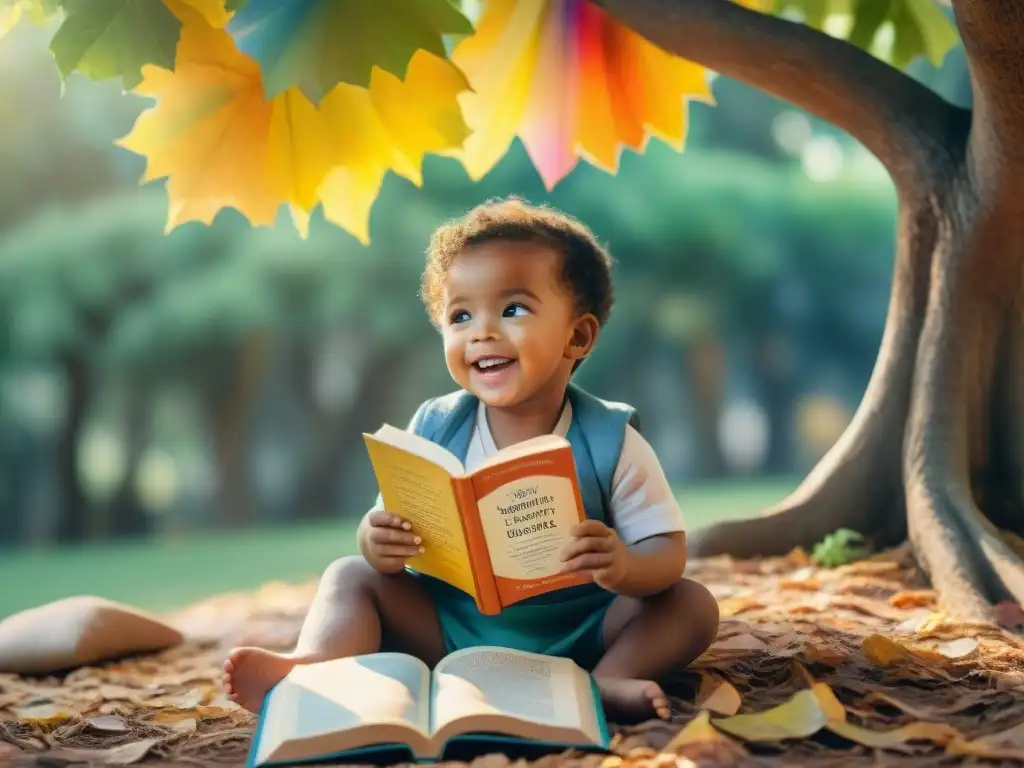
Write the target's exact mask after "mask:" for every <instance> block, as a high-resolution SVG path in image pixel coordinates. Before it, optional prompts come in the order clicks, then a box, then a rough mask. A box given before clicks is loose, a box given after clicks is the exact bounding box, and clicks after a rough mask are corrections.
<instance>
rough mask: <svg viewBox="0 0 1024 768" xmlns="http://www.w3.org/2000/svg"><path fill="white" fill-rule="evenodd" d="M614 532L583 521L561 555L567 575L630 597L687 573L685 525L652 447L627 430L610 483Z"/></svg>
mask: <svg viewBox="0 0 1024 768" xmlns="http://www.w3.org/2000/svg"><path fill="white" fill-rule="evenodd" d="M609 501H610V509H609V510H608V512H609V515H610V518H611V520H613V521H614V529H612V528H611V527H609V526H607V525H605V524H604V523H600V522H597V521H596V520H587V521H586V522H584V523H582V524H581V526H580V527H579V529H578V531H577V533H576V537H577V538H576V540H575V541H574V542H573V543H572V544H571V545H570V546H569V547H567V548H566V551H565V552H564V553H563V555H564V560H565V564H566V568H567V570H574V571H575V570H581V571H588V572H590V573H591V574H592V575H593V577H594V580H595V581H596V582H597V583H598V584H600V585H601V586H603V587H605V588H606V589H610V590H612V591H614V592H618V593H620V594H623V595H629V596H631V597H643V596H645V595H652V594H656V593H658V592H661V591H662V590H664V589H666V588H668V587H669V586H671V585H672V584H673V583H674V582H676V581H678V580H679V578H680V577H681V576H682V575H683V570H684V568H685V567H686V534H685V530H686V525H685V521H684V520H683V513H682V511H681V510H680V509H679V502H678V501H676V498H675V494H674V493H673V491H672V487H671V486H670V485H669V482H668V479H667V478H666V477H665V472H664V470H662V468H661V462H659V461H658V457H657V456H656V455H655V453H654V449H653V448H652V447H651V445H650V444H649V443H648V442H647V441H646V440H645V439H644V438H643V437H642V436H641V435H640V433H639V432H637V431H636V430H635V429H633V428H632V427H627V428H626V434H625V436H624V439H623V442H622V450H621V452H620V455H619V463H618V465H617V467H616V469H615V476H614V478H613V479H612V487H611V498H610V499H609Z"/></svg>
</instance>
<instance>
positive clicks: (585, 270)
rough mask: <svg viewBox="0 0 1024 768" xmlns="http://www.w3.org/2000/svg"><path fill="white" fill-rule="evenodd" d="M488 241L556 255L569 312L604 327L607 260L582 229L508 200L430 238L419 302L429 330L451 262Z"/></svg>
mask: <svg viewBox="0 0 1024 768" xmlns="http://www.w3.org/2000/svg"><path fill="white" fill-rule="evenodd" d="M494 240H505V241H513V242H534V243H540V244H543V245H547V246H549V247H551V248H553V249H554V250H556V251H557V252H558V253H560V254H561V255H562V274H561V278H562V282H563V284H564V285H565V287H566V288H568V289H569V291H570V292H571V293H572V296H573V301H574V308H575V310H576V312H577V313H579V314H581V315H583V314H587V313H591V314H593V315H594V317H596V318H597V322H598V324H599V326H604V324H605V323H606V322H607V321H608V317H609V315H610V314H611V309H612V303H613V302H614V298H615V297H614V290H613V287H612V274H611V268H612V258H611V256H610V255H609V254H608V252H607V251H606V250H605V249H604V248H602V247H601V245H600V244H599V243H598V242H597V239H596V238H595V237H594V235H593V233H592V232H591V231H590V229H589V228H587V227H586V226H585V225H584V224H582V223H581V222H579V221H578V220H576V219H574V218H573V217H571V216H568V215H566V214H564V213H561V212H559V211H556V210H554V209H552V208H548V207H546V206H535V205H530V204H528V203H526V202H525V201H523V200H522V199H521V198H519V197H516V196H512V197H508V198H505V199H504V200H489V201H487V202H485V203H483V204H481V205H478V206H477V207H475V208H473V209H472V210H470V211H469V212H467V213H466V214H465V215H464V216H461V217H459V218H457V219H454V220H452V221H449V222H447V223H445V224H443V225H441V226H440V227H438V229H437V230H436V231H435V232H434V234H433V236H432V237H431V239H430V247H429V248H428V249H427V257H426V268H425V269H424V270H423V278H422V282H421V285H420V297H421V298H422V299H423V304H424V306H425V308H426V310H427V314H428V315H429V316H430V319H431V321H432V322H433V323H434V325H439V323H440V316H441V310H442V305H443V302H444V281H445V277H446V276H447V274H448V270H449V269H450V268H451V265H452V262H453V261H455V258H456V257H457V256H458V255H459V254H461V253H463V252H464V251H465V250H466V249H467V248H470V247H472V246H474V245H480V244H481V243H486V242H490V241H494Z"/></svg>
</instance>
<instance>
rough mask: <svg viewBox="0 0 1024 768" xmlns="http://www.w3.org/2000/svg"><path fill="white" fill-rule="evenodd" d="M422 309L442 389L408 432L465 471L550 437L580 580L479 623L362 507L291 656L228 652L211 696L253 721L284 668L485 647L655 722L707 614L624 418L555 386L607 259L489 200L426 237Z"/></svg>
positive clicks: (586, 336) (549, 217) (623, 716)
mask: <svg viewBox="0 0 1024 768" xmlns="http://www.w3.org/2000/svg"><path fill="white" fill-rule="evenodd" d="M422 298H423V301H424V303H425V306H426V309H427V311H428V313H429V315H430V318H431V320H432V321H433V323H434V324H435V325H436V326H437V328H438V330H439V332H440V334H441V338H442V340H443V343H444V354H445V360H446V362H447V365H448V370H449V371H450V372H451V375H452V378H453V379H454V380H455V382H456V383H457V384H458V385H459V389H458V390H457V391H456V392H453V393H452V394H450V395H447V396H445V397H441V398H436V399H432V400H428V401H427V402H425V403H424V404H423V405H421V406H420V408H419V409H418V410H417V411H416V414H415V415H414V416H413V419H412V422H411V424H410V425H409V429H410V430H411V431H414V432H416V433H417V434H420V435H422V436H424V437H427V438H428V439H431V440H433V441H434V442H437V443H440V444H441V445H443V446H445V447H446V448H448V450H450V451H452V452H453V453H455V454H456V455H457V456H458V457H459V458H460V459H463V463H464V464H465V466H466V468H467V470H469V471H472V470H473V469H474V468H475V467H476V466H477V465H478V464H479V463H480V462H481V461H482V460H484V459H485V458H486V457H487V456H489V455H490V454H492V453H494V452H495V451H497V450H500V449H502V448H504V447H507V446H509V445H512V444H514V443H518V442H520V441H522V440H527V439H530V438H533V437H536V436H538V435H541V434H545V433H550V432H555V433H557V434H560V435H563V436H566V437H567V439H568V440H569V442H570V444H571V445H572V449H573V453H574V457H575V460H576V465H577V471H578V472H579V476H580V485H581V489H582V495H583V498H584V505H585V507H586V513H587V519H586V521H585V522H583V523H581V524H580V525H579V526H577V527H576V528H575V530H574V531H573V540H572V542H571V543H570V544H569V545H568V546H567V547H566V548H565V551H564V552H563V553H562V560H563V562H564V570H565V571H567V572H569V571H571V572H584V573H586V574H588V575H589V576H590V581H589V582H588V583H586V584H584V585H581V586H575V587H571V588H567V589H563V590H558V591H556V592H553V593H549V594H547V595H540V596H536V597H533V598H529V599H527V600H525V601H523V602H521V603H518V604H515V605H512V606H510V607H508V608H506V609H505V610H503V611H502V612H501V613H500V614H499V615H497V616H485V615H482V614H480V613H479V612H478V611H477V609H476V605H475V603H474V601H473V598H472V597H470V596H469V595H466V594H465V593H462V592H460V591H459V590H457V589H455V588H454V587H451V586H449V585H447V584H445V583H444V582H441V581H439V580H437V579H434V578H432V577H429V576H425V575H423V574H417V573H415V572H414V571H411V570H408V569H406V561H407V560H408V559H409V558H410V557H412V556H414V555H416V554H418V553H420V552H423V543H422V540H421V539H420V537H419V536H417V532H416V531H415V530H412V528H411V526H410V524H409V522H408V521H405V520H402V519H400V518H398V517H397V516H395V515H393V514H390V513H388V511H387V510H385V509H383V504H382V502H381V500H380V497H379V496H378V499H377V503H376V505H375V506H374V507H373V509H371V510H370V511H369V512H368V513H367V514H366V516H365V517H364V518H363V520H362V522H361V523H360V526H359V532H358V540H359V548H360V551H361V552H362V555H361V556H356V557H347V558H343V559H341V560H338V561H336V562H334V563H333V564H331V565H330V566H329V567H328V568H327V570H326V572H325V573H324V575H323V577H322V579H321V581H320V585H319V587H318V589H317V593H316V597H315V598H314V600H313V603H312V605H311V607H310V610H309V614H308V616H307V617H306V620H305V623H304V625H303V627H302V631H301V633H300V636H299V640H298V643H297V646H296V649H295V651H294V652H293V653H289V654H278V653H271V652H270V651H267V650H263V649H260V648H239V649H236V650H234V651H233V652H232V653H231V655H230V656H229V658H228V659H227V661H226V662H225V665H224V667H225V688H226V690H227V691H228V693H229V694H230V695H231V696H232V698H233V699H234V700H235V701H237V702H238V703H239V704H240V705H241V706H243V707H245V708H246V709H249V710H251V711H254V712H255V711H258V710H259V708H260V706H261V704H262V700H263V697H264V696H265V694H266V693H267V691H268V690H269V689H270V688H271V687H272V686H274V685H275V684H276V683H277V682H278V681H279V680H281V678H282V677H284V676H285V675H286V674H287V673H288V671H289V670H290V669H291V668H292V667H293V666H294V665H296V664H307V663H311V662H317V661H324V660H327V659H334V658H339V657H344V656H354V655H359V654H367V653H373V652H376V651H379V650H381V649H387V650H394V651H401V652H405V653H410V654H413V655H415V656H418V657H419V658H420V659H422V660H423V661H425V662H426V663H427V664H429V665H431V666H433V665H434V664H436V663H437V662H438V661H439V660H440V659H441V658H442V657H443V656H445V655H446V654H448V653H450V652H452V651H454V650H457V649H459V648H464V647H467V646H475V645H500V646H504V647H512V648H518V649H519V650H524V651H533V652H537V653H545V654H549V655H557V656H568V657H570V658H572V659H574V660H575V661H576V662H577V663H578V664H580V665H581V666H582V667H583V668H584V669H587V670H588V671H591V672H592V674H593V675H594V679H595V681H596V683H597V685H598V688H599V689H600V692H601V696H602V699H603V702H604V705H605V708H606V710H607V711H608V713H609V715H610V716H611V717H613V718H616V719H618V720H620V721H623V720H639V719H644V718H647V717H650V716H651V715H657V716H659V717H662V718H667V717H668V716H669V702H668V699H667V697H666V695H665V693H664V691H663V690H662V688H661V686H660V685H659V684H658V682H657V680H658V679H659V677H661V676H662V675H664V674H666V673H668V672H670V671H672V670H673V669H678V668H681V667H683V666H685V665H687V664H688V663H690V662H691V661H692V660H693V659H695V658H696V657H697V656H699V655H700V654H701V653H702V652H703V651H704V650H705V649H706V648H707V647H708V646H709V645H710V644H711V642H712V641H713V640H714V638H715V635H716V633H717V631H718V606H717V604H716V602H715V599H714V598H713V597H712V595H711V594H710V593H709V592H708V591H707V590H706V589H705V588H704V587H702V586H701V585H699V584H697V583H696V582H693V581H690V580H688V579H685V578H683V569H684V566H685V564H686V536H685V527H684V521H683V516H682V513H681V511H680V509H679V506H678V504H677V502H676V500H675V497H674V495H673V494H672V490H671V488H670V487H669V484H668V482H667V480H666V478H665V475H664V473H663V471H662V469H661V465H660V464H659V462H658V459H657V457H656V456H655V455H654V452H653V450H652V449H651V446H650V445H649V444H648V443H647V441H646V440H645V439H644V438H643V437H642V436H641V435H640V433H639V431H638V430H637V420H636V418H635V414H634V413H633V410H632V409H631V408H629V407H628V406H625V405H622V404H618V403H610V402H605V401H603V400H600V399H598V398H596V397H593V396H592V395H590V394H588V393H586V392H584V391H583V390H582V389H580V388H579V387H578V386H576V385H575V384H574V383H572V382H571V381H570V379H571V377H572V374H573V372H574V371H575V370H576V368H577V367H578V366H579V365H580V363H581V362H582V361H583V360H584V358H586V357H587V355H588V354H590V352H591V350H592V349H593V347H594V343H595V342H596V341H597V338H598V334H599V333H600V330H601V328H602V326H603V325H604V323H605V322H606V321H607V319H608V315H609V312H610V310H611V306H612V298H613V290H612V280H611V259H610V257H609V256H608V254H607V253H606V252H605V251H604V250H603V249H602V248H601V246H600V245H599V244H598V243H597V242H596V240H595V239H594V237H593V235H592V234H591V233H590V232H589V230H588V229H587V228H585V227H584V226H583V225H581V224H580V223H579V222H577V221H575V220H574V219H572V218H570V217H568V216H565V215H562V214H560V213H557V212H555V211H553V210H550V209H548V208H543V207H533V206H529V205H527V204H525V203H523V202H521V201H519V200H518V199H514V198H512V199H508V200H503V201H497V202H489V203H486V204H484V205H481V206H478V207H477V208H475V209H473V210H472V211H470V212H469V213H468V214H466V215H465V216H464V217H463V218H461V219H459V220H456V221H454V222H451V223H448V224H446V225H444V226H442V227H441V228H440V229H438V231H437V232H435V234H434V236H433V238H432V240H431V244H430V248H429V251H428V255H427V263H426V269H425V271H424V273H423V283H422Z"/></svg>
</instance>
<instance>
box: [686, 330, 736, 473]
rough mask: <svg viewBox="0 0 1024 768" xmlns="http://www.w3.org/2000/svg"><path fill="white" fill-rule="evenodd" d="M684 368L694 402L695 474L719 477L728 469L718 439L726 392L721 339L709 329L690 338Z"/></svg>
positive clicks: (723, 352)
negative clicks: (706, 332)
mask: <svg viewBox="0 0 1024 768" xmlns="http://www.w3.org/2000/svg"><path fill="white" fill-rule="evenodd" d="M683 368H684V370H685V371H686V378H687V380H688V381H689V389H690V392H691V393H692V395H693V400H694V405H695V408H694V413H693V419H694V432H695V434H696V440H695V444H696V445H695V447H696V449H697V450H696V453H697V459H696V476H697V477H699V478H702V479H715V478H719V477H721V476H722V475H724V474H725V472H726V461H725V453H724V451H723V450H722V442H721V440H719V439H718V427H719V423H720V422H721V418H722V404H723V400H724V392H725V350H724V349H723V348H722V343H721V342H720V341H719V340H718V339H717V338H716V337H715V336H714V335H713V334H710V333H708V334H701V335H700V336H698V337H697V338H694V339H692V340H690V341H688V342H687V343H686V344H685V346H684V351H683Z"/></svg>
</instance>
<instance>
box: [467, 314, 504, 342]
mask: <svg viewBox="0 0 1024 768" xmlns="http://www.w3.org/2000/svg"><path fill="white" fill-rule="evenodd" d="M499 327H500V323H498V321H497V319H496V318H494V317H492V316H491V315H490V314H489V313H487V312H480V313H478V314H477V315H475V316H474V317H473V341H490V340H491V339H496V338H497V337H498V328H499Z"/></svg>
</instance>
